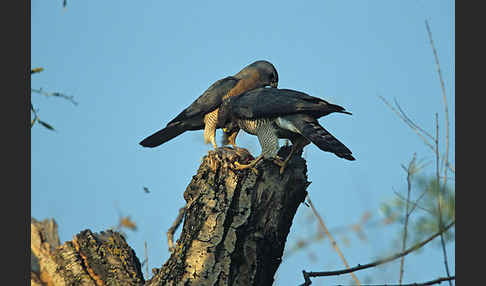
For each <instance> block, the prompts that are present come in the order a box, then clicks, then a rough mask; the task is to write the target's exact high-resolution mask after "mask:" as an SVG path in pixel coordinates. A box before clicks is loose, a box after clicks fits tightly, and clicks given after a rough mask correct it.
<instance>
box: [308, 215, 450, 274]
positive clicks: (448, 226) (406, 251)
mask: <svg viewBox="0 0 486 286" xmlns="http://www.w3.org/2000/svg"><path fill="white" fill-rule="evenodd" d="M455 223H456V221H455V220H454V221H452V222H451V223H450V224H449V225H447V226H446V227H444V228H443V229H442V230H439V231H438V232H437V233H435V234H434V235H432V236H431V237H429V238H427V239H426V240H424V241H422V242H420V243H417V244H415V245H414V246H412V247H410V248H408V249H407V250H405V251H403V252H401V253H398V254H394V255H392V256H389V257H386V258H384V259H379V260H377V261H374V262H371V263H368V264H364V265H360V264H358V265H357V266H355V267H352V268H347V269H343V270H337V271H322V272H306V271H303V273H304V277H305V275H307V276H308V277H321V276H336V275H342V274H347V273H351V272H355V271H358V270H363V269H367V268H371V267H376V266H378V265H381V264H385V263H387V262H390V261H393V260H395V259H398V258H400V257H402V256H405V255H407V254H410V253H411V252H413V251H415V250H417V249H419V248H421V247H423V246H424V245H426V244H427V243H429V242H430V241H432V240H433V239H434V238H436V237H437V236H440V235H441V234H442V233H444V232H446V231H447V230H449V228H451V227H452V226H453V225H455Z"/></svg>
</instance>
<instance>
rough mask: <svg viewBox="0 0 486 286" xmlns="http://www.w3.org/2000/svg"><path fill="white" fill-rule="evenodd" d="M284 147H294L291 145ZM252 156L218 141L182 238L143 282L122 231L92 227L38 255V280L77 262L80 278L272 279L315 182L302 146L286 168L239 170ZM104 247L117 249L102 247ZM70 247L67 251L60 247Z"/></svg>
mask: <svg viewBox="0 0 486 286" xmlns="http://www.w3.org/2000/svg"><path fill="white" fill-rule="evenodd" d="M282 149H285V150H284V152H283V153H288V151H289V149H290V148H288V147H283V148H282ZM280 151H283V150H280ZM248 156H249V154H248V153H247V152H246V150H244V149H238V152H236V151H234V150H233V149H230V148H219V149H217V150H215V151H210V152H209V154H208V155H207V156H205V157H204V158H203V162H202V164H201V166H200V167H199V170H198V172H197V174H196V175H195V176H193V178H192V181H191V183H190V184H189V186H188V187H187V189H186V191H185V192H184V198H185V200H186V202H187V204H186V207H185V215H184V224H183V229H182V232H181V235H180V238H179V239H178V241H177V243H176V245H175V247H174V251H173V253H172V255H171V256H170V258H169V259H168V260H167V261H166V262H165V264H164V265H163V266H162V268H160V269H154V270H153V272H154V276H153V277H152V279H150V280H149V281H147V282H146V283H145V284H144V281H143V277H142V274H141V270H140V263H139V261H138V259H137V258H136V257H135V255H134V253H133V251H132V250H131V248H130V247H129V246H128V245H126V243H125V240H124V239H123V238H122V237H121V236H120V235H118V234H117V233H114V232H108V233H103V232H102V234H101V235H96V234H92V233H91V232H90V231H89V230H86V231H84V232H82V233H80V234H78V235H77V236H76V237H75V240H73V241H72V242H66V243H65V244H64V245H63V246H60V247H58V248H56V249H55V250H54V251H51V252H49V253H47V255H44V256H47V258H41V259H39V260H40V265H41V267H40V269H41V271H40V272H39V273H40V275H38V276H40V281H46V279H42V277H43V275H42V273H48V274H44V277H48V278H49V279H50V280H51V281H54V280H55V279H54V278H56V277H57V276H60V277H62V278H64V279H66V277H65V276H66V275H68V274H69V275H71V276H72V275H73V272H72V271H71V272H69V273H68V272H66V270H65V269H66V267H67V266H69V265H75V266H76V267H78V268H79V269H77V271H76V272H75V273H76V274H77V276H76V277H78V281H80V282H83V283H79V285H143V284H144V285H272V283H273V280H274V278H273V277H274V275H275V272H276V271H277V268H278V266H279V265H280V262H281V258H282V254H283V250H284V246H285V242H286V239H287V235H288V233H289V230H290V226H291V224H292V220H293V217H294V215H295V213H296V211H297V207H298V206H299V205H300V204H301V203H302V202H303V201H304V199H305V197H306V194H307V192H306V188H307V186H308V185H309V184H310V183H309V182H308V181H307V167H306V163H305V160H304V159H302V158H301V157H300V154H298V155H294V157H293V158H292V160H291V161H290V164H289V166H288V167H287V169H286V171H285V173H284V174H283V175H280V174H279V167H277V166H276V165H275V164H273V163H272V162H270V161H263V162H261V163H260V164H259V165H258V172H257V173H256V172H254V171H253V170H250V169H248V170H243V171H237V170H234V168H233V162H235V161H236V160H238V161H240V162H241V161H242V160H245V158H246V159H247V158H248ZM33 224H34V223H33ZM113 237H116V239H115V240H113V239H112V238H113ZM32 241H34V240H32ZM80 241H82V243H80ZM111 245H116V247H115V248H113V246H111ZM35 247H37V246H35ZM110 247H111V248H110ZM32 248H33V253H34V254H36V256H38V254H37V253H39V251H34V245H33V246H32ZM37 248H39V247H37ZM99 249H105V250H104V252H103V254H108V255H111V256H110V257H104V256H103V255H100V254H99ZM114 249H117V250H118V251H121V252H123V255H121V254H120V253H117V252H116V251H114ZM64 252H66V253H68V254H69V255H64V256H62V255H60V253H64ZM42 253H43V252H40V254H41V257H43V256H42ZM44 253H46V252H44ZM117 254H118V255H117ZM38 257H39V256H38ZM60 257H63V258H64V260H62V259H60ZM122 257H123V258H122ZM56 259H60V260H56ZM92 259H93V262H92V261H91V260H92ZM46 262H47V263H48V264H50V263H52V262H54V263H55V264H56V265H57V266H58V267H59V266H62V267H61V268H62V270H63V271H64V272H63V271H60V272H59V273H58V272H57V271H55V273H51V272H49V271H48V270H47V269H49V267H47V266H44V267H43V266H42V265H43V263H46ZM103 263H106V264H103ZM70 267H71V268H74V267H73V266H70ZM43 269H44V270H43ZM110 269H115V270H116V271H117V272H112V271H111V270H110ZM56 275H57V276H56ZM113 279H116V280H113ZM121 279H123V280H121ZM58 280H62V279H58ZM32 281H33V280H32ZM56 281H57V280H56ZM64 281H65V280H64ZM85 281H95V282H96V284H88V283H87V282H86V283H84V282H85ZM116 281H118V282H116ZM121 281H123V283H122V282H121ZM68 284H69V283H64V284H50V285H68ZM40 285H45V284H40Z"/></svg>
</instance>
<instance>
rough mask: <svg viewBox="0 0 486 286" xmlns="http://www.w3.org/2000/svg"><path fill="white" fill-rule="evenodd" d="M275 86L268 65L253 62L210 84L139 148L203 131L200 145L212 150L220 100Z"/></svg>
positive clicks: (275, 79)
mask: <svg viewBox="0 0 486 286" xmlns="http://www.w3.org/2000/svg"><path fill="white" fill-rule="evenodd" d="M277 85H278V73H277V70H276V69H275V67H274V66H273V64H272V63H270V62H268V61H264V60H260V61H256V62H253V63H251V64H250V65H248V66H246V67H245V68H243V69H242V70H241V71H240V72H238V73H237V74H235V75H234V76H228V77H225V78H223V79H220V80H218V81H216V82H215V83H213V84H212V85H211V86H210V87H209V88H208V89H207V90H206V91H205V92H204V93H203V94H202V95H201V96H199V97H198V98H197V99H196V100H195V101H194V102H193V103H192V104H191V105H189V106H188V107H187V108H186V109H184V110H183V111H182V112H181V113H179V115H177V116H176V117H175V118H174V119H172V120H171V121H170V122H169V123H168V124H167V126H166V127H165V128H163V129H161V130H159V131H157V132H155V133H153V134H152V135H150V136H148V137H147V138H145V139H143V140H142V141H141V142H140V145H142V146H143V147H152V148H153V147H157V146H159V145H161V144H163V143H165V142H167V141H169V140H171V139H172V138H174V137H176V136H178V135H180V134H182V133H184V132H185V131H188V130H201V129H204V143H206V144H207V143H212V145H213V147H214V148H215V149H216V148H218V146H217V145H216V139H215V136H216V128H218V127H219V126H217V118H218V107H219V106H220V105H221V103H222V102H223V99H225V98H228V97H231V96H235V95H239V94H241V93H243V92H245V91H248V90H251V89H254V88H258V87H264V86H272V87H277ZM236 135H237V132H234V133H232V137H229V140H228V141H229V143H230V144H232V145H233V147H236V143H235V140H236Z"/></svg>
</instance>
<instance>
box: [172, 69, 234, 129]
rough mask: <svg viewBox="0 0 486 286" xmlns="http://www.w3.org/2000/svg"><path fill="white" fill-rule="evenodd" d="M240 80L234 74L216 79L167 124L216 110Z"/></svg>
mask: <svg viewBox="0 0 486 286" xmlns="http://www.w3.org/2000/svg"><path fill="white" fill-rule="evenodd" d="M238 81H239V79H237V78H234V77H232V76H229V77H225V78H223V79H220V80H218V81H216V82H215V83H213V84H212V85H211V86H210V87H209V88H208V89H207V90H206V91H205V92H204V93H203V94H202V95H201V96H199V97H198V98H197V99H196V100H195V101H194V102H193V103H192V104H191V105H189V106H188V107H187V108H186V109H184V110H183V111H182V112H181V113H179V115H177V116H176V117H175V118H174V119H172V120H171V121H170V122H169V123H168V124H167V125H170V124H174V123H176V122H180V121H184V120H187V119H189V118H194V117H196V116H201V117H202V116H203V115H204V114H206V113H209V112H211V111H213V110H215V109H216V108H218V106H219V105H220V104H221V102H222V100H223V97H224V96H225V95H226V94H227V93H228V92H229V91H230V90H231V89H232V88H233V87H235V86H236V84H237V83H238Z"/></svg>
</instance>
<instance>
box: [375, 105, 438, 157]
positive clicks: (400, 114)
mask: <svg viewBox="0 0 486 286" xmlns="http://www.w3.org/2000/svg"><path fill="white" fill-rule="evenodd" d="M379 98H381V100H383V102H384V103H385V104H386V105H387V106H388V107H389V108H390V109H391V110H392V111H393V112H395V113H396V114H397V115H398V117H400V119H402V120H403V121H404V122H405V123H406V124H407V125H408V126H409V127H410V128H411V129H412V130H413V131H415V133H416V134H417V135H418V136H419V137H420V138H422V140H423V141H424V143H425V145H427V146H428V147H429V148H431V149H432V150H434V146H433V145H432V144H431V143H430V142H429V141H428V140H427V138H425V137H424V135H422V133H424V134H425V135H427V136H429V135H430V134H428V133H427V132H425V130H423V129H422V128H420V127H419V126H418V125H417V124H415V123H414V122H412V121H411V120H410V119H409V118H408V117H407V116H406V115H404V114H405V113H404V112H403V111H402V110H401V108H400V111H397V110H396V109H395V108H394V107H393V106H392V105H391V104H390V103H389V102H388V101H387V100H386V99H385V98H384V97H383V96H379ZM395 104H397V102H396V101H395ZM397 105H398V104H397Z"/></svg>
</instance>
